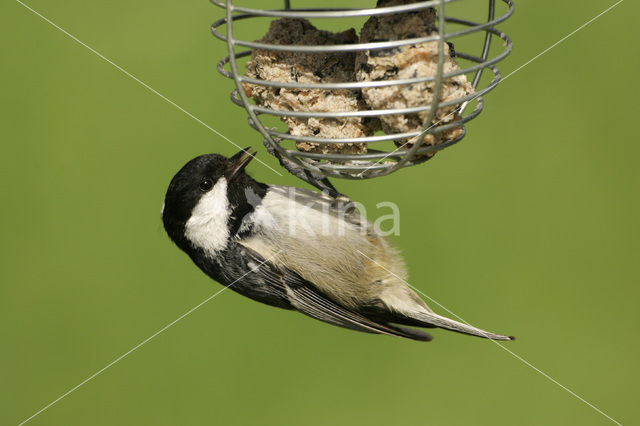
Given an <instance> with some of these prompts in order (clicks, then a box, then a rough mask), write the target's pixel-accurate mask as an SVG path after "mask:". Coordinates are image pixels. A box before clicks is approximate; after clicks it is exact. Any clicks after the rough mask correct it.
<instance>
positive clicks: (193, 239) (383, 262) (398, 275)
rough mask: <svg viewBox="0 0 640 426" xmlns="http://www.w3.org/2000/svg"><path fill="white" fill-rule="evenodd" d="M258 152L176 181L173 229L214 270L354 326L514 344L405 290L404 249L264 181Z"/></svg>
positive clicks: (351, 213) (347, 213)
mask: <svg viewBox="0 0 640 426" xmlns="http://www.w3.org/2000/svg"><path fill="white" fill-rule="evenodd" d="M249 150H250V148H246V149H244V150H242V151H240V152H238V153H237V154H236V155H234V156H232V157H230V158H227V157H224V156H222V155H218V154H207V155H201V156H199V157H196V158H194V159H193V160H191V161H189V162H188V163H187V164H186V165H184V167H182V169H180V171H179V172H178V173H177V174H176V175H175V176H174V177H173V179H172V180H171V183H170V184H169V188H168V190H167V193H166V196H165V199H164V204H163V208H162V221H163V223H164V228H165V230H166V231H167V233H168V234H169V237H170V238H171V239H172V240H173V242H174V243H175V244H176V245H177V246H178V247H179V248H180V249H182V250H183V251H184V252H186V253H187V254H188V255H189V257H190V258H191V260H193V262H194V263H195V264H196V265H197V266H198V267H199V268H200V269H201V270H202V271H203V272H204V273H205V274H207V275H208V276H210V277H211V278H213V279H214V280H216V281H218V282H219V283H221V284H222V285H225V286H227V287H228V288H230V289H232V290H234V291H236V292H238V293H240V294H242V295H244V296H247V297H249V298H251V299H254V300H257V301H258V302H262V303H266V304H267V305H272V306H276V307H279V308H284V309H291V310H297V311H299V312H301V313H303V314H305V315H308V316H310V317H313V318H316V319H318V320H320V321H324V322H327V323H330V324H333V325H337V326H340V327H345V328H348V329H352V330H357V331H362V332H367V333H376V334H387V335H392V336H399V337H404V338H408V339H414V340H420V341H429V340H431V339H432V337H431V335H430V334H428V333H425V332H424V331H422V330H418V329H415V328H411V327H426V328H434V327H439V328H443V329H447V330H452V331H456V332H460V333H465V334H470V335H474V336H480V337H486V338H489V339H495V340H512V339H513V337H510V336H504V335H501V334H495V333H489V332H486V331H483V330H480V329H478V328H475V327H472V326H470V325H467V324H463V323H461V322H458V321H454V320H452V319H449V318H446V317H443V316H441V315H438V314H436V313H434V312H433V311H432V310H431V309H430V308H429V307H428V306H427V304H426V303H425V302H424V301H423V300H422V299H421V298H420V297H419V296H418V295H417V294H416V293H415V292H414V291H413V290H412V289H411V288H410V287H409V286H408V285H407V284H406V279H407V272H406V268H405V266H404V264H403V260H402V258H401V257H400V255H399V254H398V252H397V251H396V250H395V249H394V248H393V247H392V246H391V245H390V244H389V243H388V242H387V241H386V240H385V239H384V238H382V237H381V236H379V235H377V234H376V233H375V232H374V229H373V226H372V225H371V224H370V223H369V222H367V221H366V219H364V218H362V217H361V216H360V215H359V214H358V213H357V211H356V210H355V209H353V208H350V207H349V206H348V204H345V203H343V202H340V200H339V199H336V198H332V197H330V196H329V195H326V194H322V193H318V192H314V191H309V190H305V189H300V188H294V187H286V186H277V185H267V184H264V183H260V182H257V181H256V180H254V179H253V178H251V177H250V176H249V175H248V174H247V173H246V172H245V168H246V167H247V164H249V162H250V161H251V160H252V159H253V158H254V156H255V152H253V153H252V152H250V151H249ZM407 326H408V327H407Z"/></svg>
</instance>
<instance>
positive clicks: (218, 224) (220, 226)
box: [185, 177, 231, 256]
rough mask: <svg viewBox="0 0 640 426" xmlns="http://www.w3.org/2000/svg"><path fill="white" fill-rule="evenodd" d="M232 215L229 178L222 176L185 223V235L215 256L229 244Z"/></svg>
mask: <svg viewBox="0 0 640 426" xmlns="http://www.w3.org/2000/svg"><path fill="white" fill-rule="evenodd" d="M230 216H231V209H230V208H229V198H228V197H227V180H226V179H225V178H224V177H221V178H220V179H219V180H218V182H217V183H216V184H215V185H214V186H213V188H212V189H211V190H210V191H209V192H207V193H206V194H204V195H203V196H202V198H200V201H198V204H196V206H195V208H194V209H193V211H192V212H191V217H190V218H189V220H188V221H187V223H186V225H185V236H186V237H187V239H188V240H189V241H191V243H192V244H193V245H195V246H196V247H199V248H201V249H203V250H204V251H205V252H207V253H208V254H210V255H212V256H215V254H216V253H217V252H219V251H220V250H224V248H225V247H226V246H227V240H228V239H229V227H228V225H227V223H228V220H229V217H230Z"/></svg>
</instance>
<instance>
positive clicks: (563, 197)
mask: <svg viewBox="0 0 640 426" xmlns="http://www.w3.org/2000/svg"><path fill="white" fill-rule="evenodd" d="M252 3H253V5H254V6H257V5H259V6H261V7H267V6H271V7H278V6H280V2H267V1H263V2H257V1H254V2H252ZM320 3H321V2H316V3H315V5H318V4H320ZM346 3H350V4H349V5H350V6H351V5H352V6H353V7H366V6H372V5H373V3H374V2H373V0H370V1H353V2H337V1H333V2H324V3H322V4H324V5H340V4H342V5H345V4H346ZM464 3H470V2H469V1H467V2H464ZM516 3H517V4H516V6H517V7H516V14H515V15H514V17H513V18H512V19H510V20H509V21H508V22H506V23H504V24H503V25H501V26H500V28H501V29H503V30H504V31H505V32H507V33H508V34H509V35H510V36H511V37H512V38H513V40H514V45H515V49H514V52H513V54H512V55H511V56H510V57H509V58H508V59H507V60H506V61H504V62H503V63H502V64H501V66H500V67H501V69H502V70H503V74H508V73H509V72H511V71H512V70H514V69H516V68H517V67H518V66H520V65H522V64H523V63H525V62H526V61H528V60H529V59H531V58H532V57H533V56H535V55H536V54H538V53H539V52H541V51H542V50H544V49H545V48H547V47H548V46H550V45H552V44H553V43H555V42H556V41H558V40H559V39H560V38H562V37H564V36H565V35H567V34H568V33H570V32H571V31H573V30H574V29H576V28H577V27H579V26H580V25H582V24H583V23H585V22H586V21H587V20H589V19H591V18H592V17H594V16H595V15H597V14H598V13H600V12H601V11H603V10H604V9H605V8H606V7H608V6H610V5H611V4H613V1H606V2H605V1H596V0H585V1H580V2H578V1H575V0H572V1H553V0H544V1H531V0H521V1H517V2H516ZM245 4H249V2H246V3H245ZM294 4H295V5H298V6H303V5H313V4H314V3H313V2H310V1H309V2H306V3H303V2H302V1H301V0H299V1H296V0H294ZM474 4H475V5H476V8H477V6H478V4H480V5H484V4H485V2H479V1H477V2H476V3H474ZM28 5H29V6H31V7H33V8H34V9H35V10H37V11H38V12H40V13H42V14H43V15H44V16H46V17H48V18H49V19H51V20H52V21H53V22H55V23H56V24H57V25H59V26H61V27H62V28H64V29H65V30H67V31H69V32H70V33H71V34H73V35H75V36H77V37H78V38H79V39H80V40H82V41H83V42H85V43H87V44H88V45H89V46H91V47H92V48H94V49H96V50H97V51H99V52H101V53H102V54H104V55H105V56H106V57H108V58H109V59H110V60H112V61H113V62H114V63H115V64H118V65H119V66H121V67H122V68H123V69H125V70H127V71H128V72H130V73H131V74H132V75H134V76H136V77H137V78H139V79H140V80H141V81H143V82H145V83H146V84H148V85H149V86H151V87H152V88H154V89H155V90H157V91H158V92H160V93H162V94H163V95H165V96H166V97H167V98H168V99H171V100H172V101H174V102H176V103H177V104H178V105H180V106H181V107H183V108H185V109H186V110H187V111H189V112H191V113H192V114H194V115H195V116H196V117H198V118H199V119H201V120H202V121H204V122H205V123H207V124H208V125H210V126H212V127H213V128H215V129H217V130H218V131H220V132H221V133H222V134H224V135H226V136H228V137H229V138H230V139H232V140H234V141H235V142H236V143H237V144H239V145H241V146H242V147H244V146H247V145H253V146H254V147H257V148H259V151H260V158H261V159H262V160H264V161H266V162H268V164H270V165H272V166H274V167H275V166H276V162H275V161H274V160H273V159H272V158H270V157H269V156H268V155H267V154H266V152H265V151H264V149H263V148H262V147H261V146H260V138H259V137H258V135H257V133H256V132H255V131H253V130H251V129H250V128H249V127H248V126H247V124H246V118H245V114H244V112H243V111H242V110H241V109H240V108H237V107H235V106H233V105H231V104H230V102H229V101H228V94H229V91H230V90H231V87H232V84H231V82H230V81H228V80H226V79H224V78H222V77H221V76H219V75H218V74H217V72H216V70H215V65H216V63H217V61H218V60H219V59H220V58H221V57H223V56H225V46H224V45H223V44H222V43H221V42H218V41H216V40H215V39H214V38H213V37H212V36H211V35H210V34H209V25H210V24H211V23H212V22H213V21H214V20H216V19H218V18H219V17H221V16H222V11H221V10H220V9H218V8H217V7H215V6H213V5H211V4H210V3H208V2H207V1H205V0H198V1H190V2H185V1H181V2H177V1H166V0H155V1H148V0H141V1H136V2H126V1H122V0H120V1H109V2H105V1H103V2H86V1H80V0H68V1H64V2H63V1H57V2H50V1H45V0H30V1H28ZM478 9H479V8H478ZM458 10H462V9H458ZM639 13H640V9H639V8H638V6H637V3H636V2H632V1H625V2H623V3H622V4H621V5H619V6H618V7H617V8H615V9H613V10H612V11H611V12H609V13H608V14H606V15H605V16H603V17H602V18H600V19H599V20H597V21H596V22H594V23H593V24H591V25H590V26H588V27H587V28H585V29H584V30H583V31H581V32H579V33H577V34H576V35H575V36H573V37H571V38H570V39H568V40H567V41H566V42H564V43H563V44H561V45H559V46H558V47H556V48H555V49H553V50H552V51H550V52H549V53H547V54H545V55H544V56H542V57H541V58H540V59H538V60H537V61H535V62H533V63H531V64H530V65H528V66H527V67H525V68H523V69H522V70H521V71H519V72H518V73H516V74H514V75H513V76H512V77H510V78H509V79H507V80H506V81H505V82H504V83H503V84H501V85H500V86H498V88H496V90H495V91H494V92H492V93H490V94H489V95H488V96H487V98H486V101H487V103H486V108H485V111H484V112H483V114H482V115H481V116H480V117H479V118H478V119H477V120H475V121H473V122H472V123H471V124H470V125H469V126H468V136H467V138H466V139H465V140H463V142H461V143H460V144H459V145H456V146H455V147H452V148H449V149H447V150H446V151H444V152H442V153H440V154H438V155H437V156H436V158H435V159H434V160H433V161H430V162H428V163H426V164H424V165H422V166H418V167H414V168H412V169H405V170H403V171H401V172H399V173H397V174H395V175H393V176H389V177H387V178H383V179H378V180H371V181H365V182H347V181H340V182H337V184H339V188H340V189H341V190H342V191H344V192H346V193H347V194H350V195H351V196H352V197H353V198H355V199H357V200H359V201H362V202H363V203H365V205H366V206H367V207H369V208H370V212H375V204H376V203H378V202H381V201H393V202H395V203H397V204H398V206H399V207H400V209H401V212H402V214H401V234H400V236H398V237H394V238H393V241H394V243H395V244H396V245H397V246H398V247H399V248H400V249H401V250H402V251H403V253H404V256H405V257H406V260H407V263H408V265H409V269H410V275H411V282H412V283H413V284H414V285H415V286H417V287H418V288H420V289H421V290H422V291H424V292H426V293H427V294H428V295H429V296H430V297H432V298H433V299H435V300H437V301H438V302H439V303H441V304H442V305H443V306H446V307H447V308H448V309H450V310H452V311H453V312H456V313H457V314H459V315H460V316H461V317H462V318H464V319H465V320H467V321H469V322H471V323H473V324H476V325H478V326H480V327H483V328H486V329H488V330H492V331H497V332H504V333H509V334H514V335H516V336H517V337H518V340H517V341H515V342H510V343H507V344H505V345H504V346H505V347H506V348H508V349H509V350H511V351H513V352H514V353H515V354H517V355H518V356H520V357H522V358H523V359H525V360H527V361H528V362H530V363H531V364H532V365H533V366H535V367H536V368H538V369H539V370H541V371H542V372H544V373H546V374H548V375H549V376H551V377H553V378H554V379H556V380H557V381H558V382H559V383H562V384H563V385H565V386H567V387H568V388H569V389H571V390H572V391H574V392H575V393H576V394H578V395H580V396H581V397H583V398H584V399H585V400H587V401H589V402H590V403H592V404H593V405H595V406H596V407H598V408H599V409H601V410H603V411H604V412H606V413H607V414H608V415H610V416H611V417H613V418H614V419H616V420H617V421H619V422H621V423H625V424H633V423H635V422H637V421H638V420H637V419H638V416H639V415H640V408H639V406H638V401H637V398H638V380H639V379H640V377H639V374H638V366H637V361H638V359H640V341H639V337H640V336H639V332H638V324H639V316H638V313H637V306H638V299H639V297H638V296H639V295H640V290H639V289H638V284H639V283H640V270H639V266H638V256H639V254H640V250H639V243H640V227H639V226H638V218H639V217H640V196H639V195H640V194H639V191H638V189H639V184H640V168H639V167H638V157H639V156H640V145H639V144H638V142H637V141H638V137H637V135H636V134H635V132H634V131H633V130H634V127H635V125H636V124H637V123H636V122H635V121H634V120H636V119H637V118H636V113H637V106H636V105H637V98H636V97H637V95H638V84H637V81H636V78H637V72H636V68H634V67H636V66H637V57H638V53H639V49H638V46H637V40H638V38H639V36H640V33H639V31H638V25H637V22H636V21H637V19H635V18H637V16H639ZM0 16H2V28H1V29H0V31H2V38H1V41H0V43H2V58H3V61H2V67H1V71H0V72H1V73H2V74H1V76H0V78H1V82H2V83H1V92H0V95H1V97H2V103H1V106H0V108H1V111H0V117H1V118H0V119H1V120H2V128H1V131H2V151H1V152H2V154H1V159H2V160H1V161H2V168H1V170H2V183H1V184H0V187H1V191H2V193H1V197H2V208H1V210H0V224H1V227H2V228H1V245H0V342H1V343H0V345H1V346H0V424H2V425H11V424H18V423H19V422H21V421H23V420H24V419H26V418H28V417H29V416H31V415H32V414H34V413H35V412H36V411H38V410H39V409H41V408H42V407H44V406H45V405H47V404H48V403H50V402H51V401H53V400H55V399H56V398H58V397H59V396H61V395H62V394H64V393H65V392H67V391H68V390H70V389H71V388H73V387H74V386H76V385H77V384H79V383H81V382H82V381H83V380H84V379H86V378H87V377H89V376H91V375H92V374H94V373H96V372H98V371H99V370H100V369H102V368H103V367H105V366H106V365H107V364H109V363H110V362H112V361H113V360H115V359H117V358H118V357H119V356H120V355H122V354H124V353H126V352H127V351H129V350H130V349H131V348H133V347H134V346H136V345H137V344H139V343H140V342H142V341H143V340H145V339H146V338H147V337H149V336H151V335H152V334H154V333H155V332H156V331H158V330H160V329H161V328H162V327H164V326H165V325H167V324H169V323H170V322H172V321H173V320H175V319H176V318H178V317H179V316H180V315H182V314H183V313H185V312H186V311H188V310H189V309H191V308H192V307H194V306H196V305H197V304H199V303H200V302H201V301H203V300H204V299H206V298H207V297H209V296H210V295H212V294H213V293H215V292H216V291H218V290H220V288H221V287H220V286H219V285H218V284H217V283H214V282H212V281H211V280H210V279H208V278H207V277H206V276H204V275H203V274H202V273H201V272H200V271H199V270H198V269H197V268H196V267H195V266H193V265H192V264H191V262H190V261H189V259H188V258H187V256H185V255H184V254H183V253H181V252H180V251H179V250H178V249H177V248H176V247H174V246H173V245H172V244H171V243H170V241H169V239H168V238H167V236H166V235H165V234H164V231H163V229H162V228H161V223H160V206H161V203H162V198H163V195H164V191H165V189H166V186H167V184H168V182H169V180H170V178H171V177H172V176H173V174H174V173H175V172H176V171H177V169H178V168H179V167H180V166H182V164H183V163H184V162H186V161H187V160H189V159H190V158H192V157H194V156H196V155H198V154H202V153H206V152H220V153H223V154H232V153H234V152H235V151H236V150H237V149H236V148H235V147H233V146H232V145H231V144H230V143H228V142H227V141H225V140H224V139H222V138H221V137H220V136H218V135H216V134H214V133H212V132H211V131H210V130H208V129H207V128H206V127H205V126H203V125H201V124H199V123H198V122H196V121H194V120H193V119H192V118H190V117H188V116H187V115H185V114H184V113H183V112H181V111H180V110H179V109H177V108H176V107H174V106H172V105H171V104H169V103H167V102H166V101H165V100H163V99H162V98H160V97H159V96H157V95H156V94H154V93H152V92H151V91H150V90H148V89H146V88H144V87H143V86H141V85H140V84H139V83H138V82H136V81H134V80H133V79H131V78H130V77H128V76H126V75H125V74H123V73H122V72H121V71H119V70H118V69H117V68H115V67H114V66H112V65H110V64H109V63H107V62H105V61H104V60H103V59H101V58H100V57H98V56H96V55H95V54H94V53H92V52H91V51H89V50H88V49H87V48H85V47H83V46H82V45H80V44H78V43H77V42H75V41H73V40H72V39H71V38H69V37H68V36H67V35H65V34H63V33H62V32H60V31H59V30H57V29H56V28H54V27H53V26H52V25H50V24H48V23H47V22H45V21H44V20H43V19H41V18H40V17H38V16H37V15H35V14H34V13H32V12H31V11H29V10H28V9H27V8H25V7H24V6H22V5H21V4H20V3H18V2H15V1H5V2H2V5H1V6H0ZM634 17H635V18H634ZM263 30H264V28H260V29H255V31H254V33H253V34H254V36H255V37H257V36H259V34H260V32H261V31H263ZM255 37H254V38H255ZM634 64H635V65H634ZM249 170H250V172H251V173H252V174H253V175H254V176H255V177H257V178H258V179H259V180H264V181H268V182H270V183H280V184H290V185H300V183H299V182H297V181H296V180H295V179H294V178H293V177H291V176H288V175H287V176H283V177H279V176H277V175H276V174H275V173H273V172H272V171H270V170H268V169H267V168H265V167H263V166H261V165H260V164H258V163H257V162H254V163H253V164H252V165H251V167H250V169H249ZM432 306H433V307H434V308H435V309H436V311H438V312H441V313H444V311H443V309H442V308H439V307H437V306H435V305H434V304H432ZM434 335H435V339H434V341H433V342H431V343H418V342H412V341H404V340H401V339H394V338H389V337H385V336H373V335H366V334H359V333H355V332H351V331H348V330H342V329H338V328H335V327H330V326H328V325H325V324H322V323H320V322H317V321H314V320H312V319H309V318H306V317H304V316H302V315H299V314H295V313H292V312H287V311H283V310H277V309H274V308H270V307H267V306H264V305H261V304H258V303H254V302H251V301H249V300H248V299H245V298H242V297H241V296H239V295H237V294H235V293H233V292H231V291H225V292H223V293H222V294H220V295H219V296H217V297H216V298H214V299H213V300H211V301H209V302H208V303H206V304H205V305H203V306H202V307H200V308H199V309H197V310H196V311H195V312H193V313H192V314H190V315H188V316H187V317H185V318H184V319H183V320H181V321H180V322H178V323H177V324H175V325H174V326H173V327H171V328H169V329H167V330H166V331H165V332H163V333H161V334H160V335H158V336H157V337H155V338H154V339H152V340H151V341H149V342H148V343H146V344H145V345H143V346H141V347H140V348H139V349H137V350H136V351H134V352H132V353H131V354H129V355H128V356H127V357H125V358H124V359H122V360H121V361H119V362H117V363H116V364H114V365H113V366H111V367H110V368H109V369H107V370H105V371H104V372H102V373H101V374H100V375H98V376H97V377H95V378H94V379H93V380H91V381H89V382H87V383H86V384H84V385H83V386H82V387H80V388H78V389H77V390H76V391H74V392H73V393H71V394H69V395H68V396H67V397H65V398H64V399H62V400H60V401H59V402H57V403H56V404H55V405H53V406H52V407H51V408H49V409H47V410H46V411H44V412H42V413H41V414H40V415H38V416H37V417H35V418H34V419H33V420H31V421H30V423H29V424H33V425H133V424H153V425H201V424H217V425H218V424H219V425H251V424H273V425H298V424H309V425H326V424H339V425H364V424H367V425H383V424H410V425H414V424H415V425H468V424H477V425H484V424H487V425H493V426H495V425H513V424H518V425H543V424H544V425H564V424H576V425H605V424H609V423H610V421H609V420H607V418H605V417H604V416H602V415H601V414H599V413H598V412H596V411H594V409H592V408H590V407H589V406H587V405H586V404H585V403H583V402H581V401H580V400H578V399H576V398H575V397H574V396H572V395H571V394H569V393H568V392H567V391H565V390H563V389H561V388H560V387H559V386H557V385H556V384H554V383H552V382H550V381H549V380H548V379H547V378H545V377H544V376H542V375H541V374H540V373H538V372H536V371H535V370H534V369H532V368H531V367H529V366H527V365H525V364H524V363H523V362H522V361H521V360H519V359H516V358H515V357H514V356H512V355H511V354H510V353H508V352H507V351H505V350H502V349H501V348H500V347H498V346H497V345H496V344H494V343H492V342H490V341H485V340H481V339H476V338H471V337H466V336H462V335H458V334H455V333H448V332H446V331H443V330H436V331H435V332H434Z"/></svg>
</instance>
